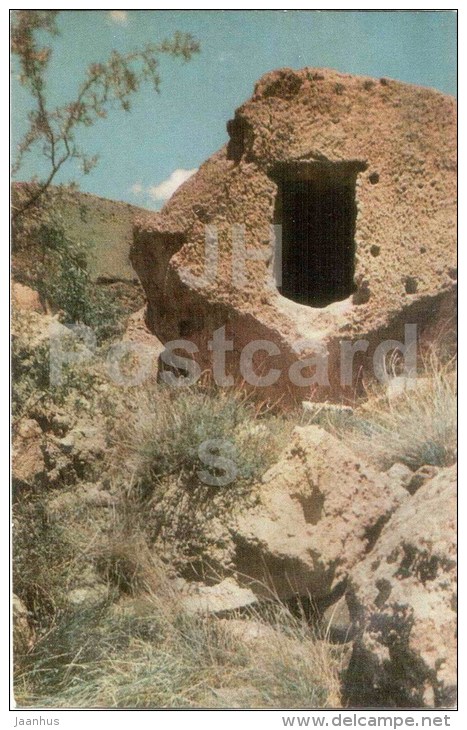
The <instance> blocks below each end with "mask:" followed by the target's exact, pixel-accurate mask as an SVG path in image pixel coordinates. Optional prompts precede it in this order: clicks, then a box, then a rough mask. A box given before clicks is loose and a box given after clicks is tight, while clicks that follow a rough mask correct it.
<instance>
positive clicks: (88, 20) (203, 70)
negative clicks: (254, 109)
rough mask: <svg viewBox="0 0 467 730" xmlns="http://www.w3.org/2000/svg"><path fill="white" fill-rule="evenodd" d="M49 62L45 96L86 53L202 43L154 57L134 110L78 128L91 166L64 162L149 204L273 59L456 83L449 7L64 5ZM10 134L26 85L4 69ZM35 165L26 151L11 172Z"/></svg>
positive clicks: (78, 71)
mask: <svg viewBox="0 0 467 730" xmlns="http://www.w3.org/2000/svg"><path fill="white" fill-rule="evenodd" d="M58 25H59V28H60V36H59V37H57V38H54V39H52V41H51V43H52V47H53V51H54V53H53V60H52V62H51V64H50V68H49V73H48V88H49V91H50V97H51V99H53V100H55V101H56V102H59V103H63V102H66V101H71V100H72V99H73V98H74V96H75V95H76V89H77V87H78V85H79V82H80V80H81V78H82V76H83V72H84V69H85V68H86V66H88V65H89V64H90V63H92V62H95V61H99V60H105V59H106V57H107V56H108V55H109V54H110V52H111V51H112V50H113V49H114V48H115V49H117V50H119V51H128V50H131V49H133V48H136V47H138V46H141V45H144V44H145V43H148V42H157V41H160V40H162V38H164V37H167V36H170V35H171V34H172V33H173V32H174V31H175V30H180V31H185V32H190V33H192V34H193V35H194V36H196V38H197V39H198V40H199V42H200V44H201V53H200V54H199V55H197V56H195V57H194V58H193V60H192V61H190V62H189V63H188V64H184V63H181V62H179V61H176V60H170V59H166V58H162V60H161V76H162V84H161V93H160V94H159V95H158V94H155V93H154V92H153V91H151V90H150V89H149V88H147V87H146V88H143V89H142V90H141V91H140V92H139V93H138V95H137V97H135V98H134V101H133V106H132V111H131V112H130V113H129V114H125V113H124V112H122V111H120V110H115V111H112V112H111V113H110V114H109V116H108V118H107V119H106V120H104V121H102V122H99V124H97V125H96V126H94V127H92V128H91V129H89V130H86V131H85V133H84V134H82V135H81V137H80V139H81V141H82V143H83V145H84V146H85V148H86V150H87V151H88V152H89V153H92V154H98V155H99V156H100V162H99V165H98V167H96V168H95V169H94V170H93V171H92V172H91V173H90V175H87V176H81V175H80V174H79V173H78V172H77V171H76V170H74V169H73V168H68V169H67V173H66V174H64V175H63V176H62V178H61V180H64V181H66V180H68V179H70V178H74V179H77V180H78V182H79V184H80V188H81V190H83V191H85V192H89V193H94V194H96V195H101V196H103V197H108V198H113V199H116V200H125V201H127V202H130V203H134V204H136V205H141V206H144V207H148V208H154V209H158V208H160V206H161V205H162V203H163V198H164V197H167V195H169V194H170V192H171V190H173V189H174V188H175V187H176V185H177V184H179V183H180V182H181V181H183V179H185V178H186V177H187V176H188V174H189V173H190V172H192V171H193V170H195V169H196V168H197V167H198V166H199V165H200V164H201V163H202V162H203V161H204V160H205V159H206V158H207V157H209V155H210V154H212V153H213V152H215V151H216V150H217V149H219V147H221V146H222V145H223V144H224V143H225V142H226V141H227V132H226V122H227V121H228V119H230V118H231V117H232V116H233V113H234V110H235V108H236V107H237V106H239V105H240V104H241V103H242V102H243V101H245V100H246V99H247V98H248V97H249V96H250V95H251V93H252V90H253V86H254V84H255V82H256V81H257V79H258V78H259V77H260V76H261V75H262V74H264V73H265V72H266V71H270V70H271V69H274V68H279V67H281V66H289V67H291V68H301V67H303V66H326V67H329V68H335V69H337V70H339V71H343V72H346V73H355V74H363V75H369V76H375V77H380V76H388V77H391V78H395V79H399V80H401V81H407V82H410V83H415V84H421V85H423V86H431V87H434V88H436V89H439V90H441V91H443V92H446V93H449V94H455V93H456V52H457V51H456V14H455V13H454V12H452V11H442V12H397V11H393V12H364V11H361V12H357V11H354V12H351V11H345V12H334V11H287V12H285V11H262V10H253V11H242V10H239V11H219V10H218V11H215V10H214V11H210V10H206V11H191V10H190V11H183V10H179V11H172V10H165V11H164V10H161V11H104V10H102V11H66V12H62V13H60V15H59V17H58ZM12 107H13V113H12V137H13V142H15V141H17V140H18V139H19V138H20V137H21V134H22V133H23V132H24V129H25V124H26V122H25V118H26V114H27V110H28V97H27V95H26V93H25V92H24V90H23V89H22V88H21V87H19V84H18V82H17V81H16V79H15V77H14V74H13V80H12ZM42 172H43V168H42V165H41V159H40V155H31V156H30V157H29V158H28V159H27V161H26V162H25V164H24V166H23V168H22V170H21V172H20V174H19V175H18V178H19V179H24V180H26V179H29V178H30V177H31V176H32V175H34V174H37V175H40V174H41V173H42Z"/></svg>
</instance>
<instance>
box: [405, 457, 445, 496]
mask: <svg viewBox="0 0 467 730" xmlns="http://www.w3.org/2000/svg"><path fill="white" fill-rule="evenodd" d="M438 472H439V468H438V467H437V466H432V465H431V464H425V466H421V467H420V469H417V471H416V472H415V474H413V476H412V479H411V480H410V483H409V485H408V487H407V489H408V490H409V492H410V494H415V492H416V491H417V490H418V489H420V487H421V486H423V484H425V482H427V481H428V480H429V479H433V477H435V476H436V475H437V474H438Z"/></svg>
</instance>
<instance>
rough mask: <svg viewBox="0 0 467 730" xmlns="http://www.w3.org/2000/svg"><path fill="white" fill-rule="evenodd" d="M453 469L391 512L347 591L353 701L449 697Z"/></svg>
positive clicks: (452, 687)
mask: <svg viewBox="0 0 467 730" xmlns="http://www.w3.org/2000/svg"><path fill="white" fill-rule="evenodd" d="M455 486H456V471H455V467H450V468H449V469H443V470H441V471H440V472H439V474H438V475H437V476H435V477H434V478H433V479H432V480H431V481H429V482H427V483H426V484H424V485H423V486H422V487H420V489H419V490H418V491H417V493H416V494H415V495H414V496H413V497H411V498H410V499H409V500H407V501H405V502H404V503H403V504H402V506H401V507H400V508H399V509H398V510H397V511H396V512H395V513H394V515H393V516H392V517H391V519H390V521H389V522H388V524H387V525H386V526H385V527H384V528H383V531H382V533H381V536H380V538H379V540H378V542H377V543H376V545H375V547H374V549H373V550H372V552H371V553H370V554H369V555H368V556H367V557H366V558H365V559H364V560H363V561H362V562H361V563H360V564H359V565H358V566H357V567H356V568H355V570H354V571H353V572H352V576H351V585H350V589H349V591H348V594H347V599H348V604H349V608H350V613H351V616H352V618H353V620H354V622H355V623H356V624H357V625H359V626H360V630H361V634H360V639H358V640H356V641H355V644H354V648H353V654H352V658H351V661H350V666H349V670H348V672H347V678H346V691H347V700H348V702H349V703H350V704H351V705H358V706H361V707H371V706H392V707H396V706H397V707H423V706H428V707H452V706H453V705H454V704H455V701H456V682H457V680H456V652H457V650H456V625H457V614H456V599H457V597H456V489H455Z"/></svg>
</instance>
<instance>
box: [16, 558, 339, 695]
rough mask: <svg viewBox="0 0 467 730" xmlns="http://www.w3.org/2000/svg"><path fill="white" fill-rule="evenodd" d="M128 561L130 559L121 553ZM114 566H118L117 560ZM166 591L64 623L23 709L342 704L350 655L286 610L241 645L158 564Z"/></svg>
mask: <svg viewBox="0 0 467 730" xmlns="http://www.w3.org/2000/svg"><path fill="white" fill-rule="evenodd" d="M120 554H121V553H120ZM109 564H110V565H113V559H112V558H110V561H109ZM144 582H145V584H146V585H148V584H152V585H153V586H156V585H157V589H156V590H152V591H150V592H145V593H139V594H138V595H136V596H133V597H132V598H129V597H127V598H122V599H121V600H120V601H119V602H118V603H116V604H115V603H114V604H109V605H107V606H103V607H101V608H94V609H90V610H87V611H86V610H83V609H80V610H77V611H74V612H71V613H69V614H68V615H65V616H63V618H62V620H61V622H60V623H59V624H58V625H57V626H55V628H54V629H53V630H52V631H50V632H49V633H48V634H47V635H46V636H45V637H43V638H42V639H41V640H40V641H39V642H38V644H37V645H36V647H35V649H34V652H33V654H32V655H31V656H30V657H29V667H26V669H25V670H24V671H22V673H21V674H19V676H17V678H16V683H15V684H16V690H15V697H16V701H17V703H18V705H19V706H21V707H37V706H41V707H91V708H92V707H94V708H103V707H108V708H158V707H172V708H177V707H178V708H183V707H208V708H211V707H219V708H220V707H229V706H232V704H235V706H241V707H303V708H312V707H320V708H322V707H331V706H338V705H339V669H340V666H341V662H342V650H341V649H339V648H336V647H332V646H331V645H330V644H328V643H327V642H325V641H323V640H320V639H319V638H317V637H316V636H315V635H314V634H313V632H312V630H311V629H310V628H309V627H308V626H307V625H306V623H305V622H304V621H301V620H298V619H296V618H293V617H292V616H291V615H290V614H289V613H288V612H287V611H286V609H284V608H283V607H276V608H272V609H271V611H269V616H268V622H267V623H266V622H265V621H264V620H263V619H262V618H261V617H260V616H252V617H250V619H249V620H248V621H242V622H240V621H239V620H237V621H235V622H233V623H234V624H235V625H236V628H237V630H238V627H239V626H242V625H245V626H246V625H247V624H249V623H250V622H252V621H253V623H254V625H255V626H256V627H259V631H260V634H261V631H263V632H266V633H265V635H264V637H263V638H261V636H260V638H259V639H257V640H254V641H248V640H241V639H239V637H238V634H236V632H235V631H232V630H231V624H232V622H230V621H228V620H225V619H219V618H216V617H215V616H208V615H190V614H187V613H186V612H185V611H184V610H183V608H182V607H181V605H180V600H179V598H178V596H177V594H176V593H175V592H174V590H173V588H172V587H171V584H170V583H169V582H168V581H167V579H166V578H165V574H164V571H163V569H162V567H161V565H160V564H159V563H157V561H155V560H152V562H151V567H150V566H149V563H148V562H147V563H146V574H145V578H144Z"/></svg>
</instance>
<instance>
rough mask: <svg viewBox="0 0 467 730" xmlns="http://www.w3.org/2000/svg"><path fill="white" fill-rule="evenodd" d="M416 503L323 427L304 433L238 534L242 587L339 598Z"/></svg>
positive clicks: (269, 477)
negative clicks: (400, 511) (388, 527)
mask: <svg viewBox="0 0 467 730" xmlns="http://www.w3.org/2000/svg"><path fill="white" fill-rule="evenodd" d="M406 499H409V496H408V494H407V492H406V490H405V489H403V488H402V487H401V486H400V485H399V484H397V483H394V482H393V481H391V480H390V479H389V478H388V477H387V476H386V475H385V474H380V473H378V472H377V471H376V470H375V469H374V468H372V467H370V466H369V465H367V464H365V462H364V461H363V460H362V459H360V458H358V457H356V456H355V455H354V454H353V453H352V452H351V451H350V450H349V449H348V448H347V447H346V446H345V444H344V443H342V442H341V441H339V440H338V439H337V438H336V437H334V436H332V435H331V434H330V433H328V432H327V431H324V430H323V429H321V428H318V427H316V426H304V427H297V428H296V429H295V430H294V432H293V436H292V439H291V443H290V445H289V447H288V448H287V449H286V450H285V452H284V453H283V455H282V457H281V459H280V460H279V461H278V462H277V464H275V465H274V466H273V467H272V468H271V469H269V471H268V472H267V473H266V474H265V475H264V477H263V480H262V484H261V487H260V495H259V504H258V505H257V506H255V507H254V508H252V509H250V510H246V511H244V512H242V513H241V514H240V515H239V516H238V518H237V521H236V525H235V528H233V531H232V537H233V540H234V543H235V545H236V553H235V559H234V562H235V567H236V570H237V574H238V576H239V579H241V580H242V581H243V583H246V584H248V585H250V586H251V587H252V589H253V590H254V591H255V593H257V594H258V595H261V596H264V597H268V596H269V597H271V596H279V597H280V598H291V597H293V596H297V595H300V596H308V597H310V598H311V599H313V600H318V601H323V600H325V599H326V600H327V601H329V599H330V597H332V596H333V595H335V596H336V598H337V597H339V591H341V590H342V588H343V586H344V584H345V581H346V578H347V576H348V575H349V572H350V570H351V569H352V568H353V567H354V566H355V565H356V564H357V563H358V562H359V561H361V560H362V559H363V558H364V556H365V555H366V554H367V553H368V551H369V550H371V548H372V547H373V545H374V543H375V542H376V540H377V538H378V536H379V533H380V532H381V530H382V528H383V526H384V524H385V523H386V522H387V521H388V520H389V518H390V516H391V515H392V513H393V512H394V510H395V509H396V508H397V507H398V506H399V505H400V504H401V503H402V502H403V501H404V500H406Z"/></svg>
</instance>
